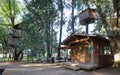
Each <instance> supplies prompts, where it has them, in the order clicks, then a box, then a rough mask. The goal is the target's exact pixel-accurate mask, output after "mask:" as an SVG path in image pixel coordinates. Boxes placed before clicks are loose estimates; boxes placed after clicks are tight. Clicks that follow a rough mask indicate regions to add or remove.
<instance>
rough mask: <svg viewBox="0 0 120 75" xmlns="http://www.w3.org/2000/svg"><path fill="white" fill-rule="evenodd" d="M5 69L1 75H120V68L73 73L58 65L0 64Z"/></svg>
mask: <svg viewBox="0 0 120 75" xmlns="http://www.w3.org/2000/svg"><path fill="white" fill-rule="evenodd" d="M0 66H4V67H5V68H6V69H5V71H4V72H3V75H120V68H115V67H114V68H112V67H109V68H102V69H98V70H95V71H86V70H78V71H73V70H70V69H65V68H63V67H61V65H60V64H58V63H54V64H47V63H43V64H35V63H32V64H26V63H0Z"/></svg>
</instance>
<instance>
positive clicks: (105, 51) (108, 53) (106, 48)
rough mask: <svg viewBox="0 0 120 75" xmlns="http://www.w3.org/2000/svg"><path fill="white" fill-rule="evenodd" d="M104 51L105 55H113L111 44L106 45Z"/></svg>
mask: <svg viewBox="0 0 120 75" xmlns="http://www.w3.org/2000/svg"><path fill="white" fill-rule="evenodd" d="M103 52H104V55H111V54H112V52H111V49H110V46H104V51H103Z"/></svg>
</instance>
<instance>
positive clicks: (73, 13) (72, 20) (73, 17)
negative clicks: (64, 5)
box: [71, 0, 75, 34]
mask: <svg viewBox="0 0 120 75" xmlns="http://www.w3.org/2000/svg"><path fill="white" fill-rule="evenodd" d="M74 21H75V19H74V0H72V24H71V26H72V33H73V34H74V33H75V31H74Z"/></svg>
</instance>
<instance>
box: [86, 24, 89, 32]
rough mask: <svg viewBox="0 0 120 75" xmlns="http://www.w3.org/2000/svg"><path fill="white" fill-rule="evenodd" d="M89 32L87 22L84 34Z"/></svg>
mask: <svg viewBox="0 0 120 75" xmlns="http://www.w3.org/2000/svg"><path fill="white" fill-rule="evenodd" d="M88 32H89V24H86V34H88Z"/></svg>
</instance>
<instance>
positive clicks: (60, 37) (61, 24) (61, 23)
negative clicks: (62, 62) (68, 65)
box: [58, 0, 63, 57]
mask: <svg viewBox="0 0 120 75" xmlns="http://www.w3.org/2000/svg"><path fill="white" fill-rule="evenodd" d="M60 1H61V3H60V4H61V21H60V36H59V47H60V45H61V39H62V26H63V3H62V0H60ZM58 57H60V49H58Z"/></svg>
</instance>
